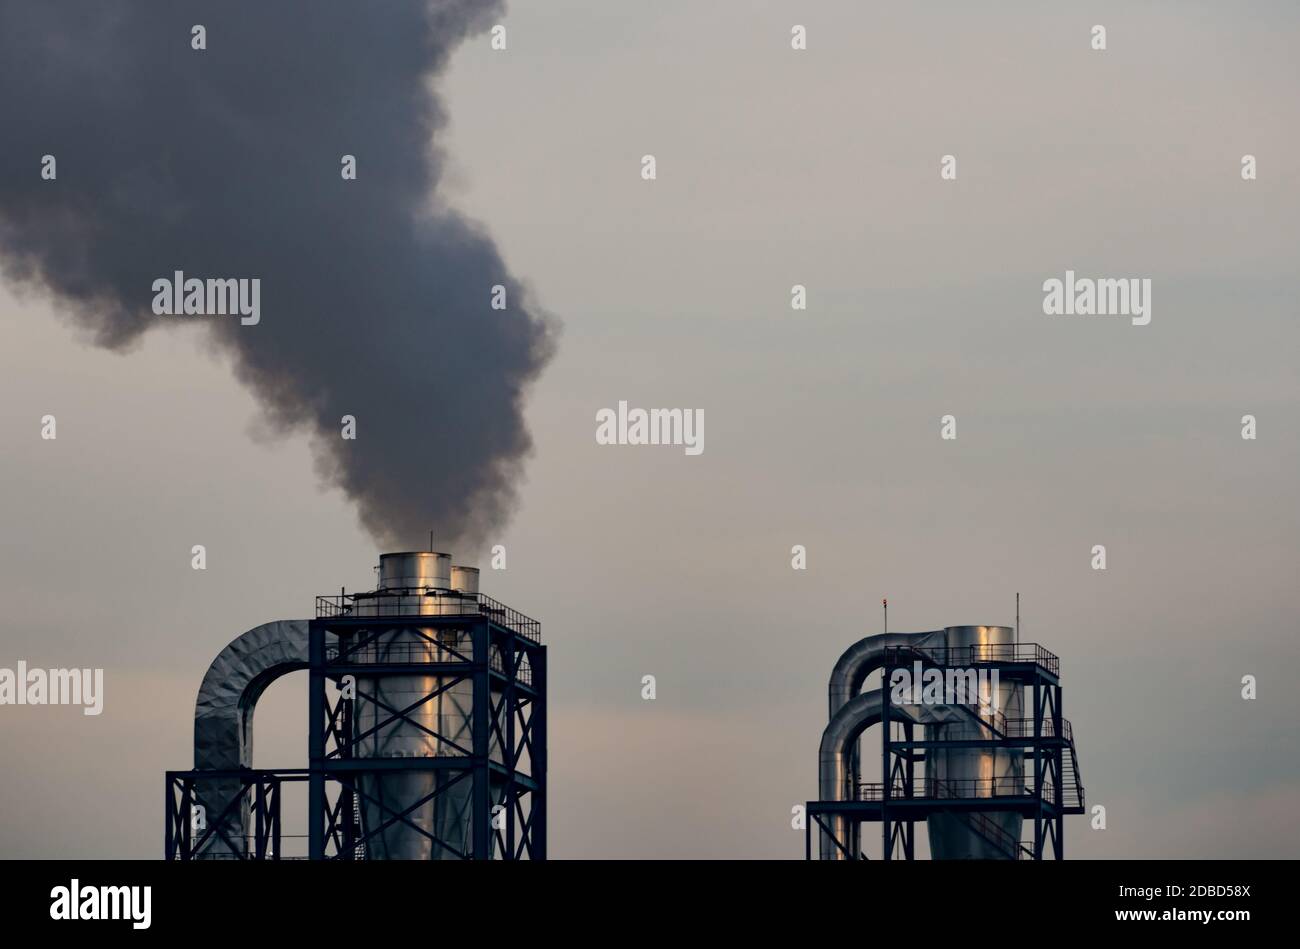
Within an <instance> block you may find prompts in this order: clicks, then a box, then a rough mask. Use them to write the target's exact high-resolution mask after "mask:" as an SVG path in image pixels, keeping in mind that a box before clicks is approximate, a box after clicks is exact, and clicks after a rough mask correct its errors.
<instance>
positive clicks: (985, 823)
mask: <svg viewBox="0 0 1300 949" xmlns="http://www.w3.org/2000/svg"><path fill="white" fill-rule="evenodd" d="M918 660H920V661H922V662H924V664H925V665H926V667H927V668H939V669H945V668H948V667H962V668H983V669H986V670H993V669H996V670H997V671H998V674H999V677H1000V679H1001V681H1003V682H1018V683H1021V684H1022V685H1023V686H1024V687H1025V690H1026V692H1027V693H1028V695H1029V697H1030V699H1031V702H1032V706H1033V717H1032V718H1025V719H1005V718H1002V717H1001V716H994V717H984V718H981V717H979V716H978V714H977V713H976V712H975V711H973V710H969V709H967V708H965V707H963V706H957V708H959V709H961V710H962V711H965V712H967V713H968V714H969V715H971V716H972V717H973V720H974V721H975V722H977V723H978V725H979V726H980V730H981V735H980V737H978V738H963V739H958V740H947V739H942V738H941V739H926V738H917V737H916V732H917V730H918V727H917V726H916V725H914V723H913V722H911V721H907V720H902V721H895V722H893V723H892V724H894V725H897V726H898V729H899V732H900V735H899V736H897V737H896V736H895V734H894V729H893V727H891V719H890V715H889V702H884V703H883V704H882V706H881V711H882V716H881V722H880V724H881V726H882V730H881V774H882V776H886V777H885V780H883V781H880V782H876V783H865V784H860V785H858V786H857V787H856V788H855V789H853V790H854V793H853V794H852V796H851V799H850V800H843V801H809V802H807V805H806V807H807V811H806V814H807V817H808V820H807V823H806V825H805V829H804V855H805V857H806V858H807V859H810V860H811V859H812V856H813V833H814V830H815V829H816V830H820V831H823V832H825V834H827V835H828V836H829V837H830V839H831V840H832V841H833V844H834V847H835V848H836V850H837V851H838V852H839V853H840V854H842V855H843V856H844V857H846V858H848V859H853V860H856V859H867V858H866V856H865V854H863V853H861V852H853V844H852V838H855V837H857V834H856V833H851V835H850V839H849V840H841V839H839V837H838V836H837V835H836V833H835V827H834V825H835V822H834V821H832V820H829V819H828V818H829V817H831V816H838V817H842V818H843V819H844V820H843V822H842V826H844V827H845V828H856V826H857V825H860V824H862V823H865V822H879V823H880V825H881V853H882V857H883V859H885V860H892V859H899V858H901V859H904V860H914V859H915V858H916V822H917V821H918V820H925V819H926V818H927V817H929V816H930V815H931V814H939V813H945V814H954V815H958V816H959V819H961V820H963V821H964V822H966V824H967V826H968V829H969V830H970V831H971V832H972V833H974V834H977V835H979V836H981V837H983V838H984V839H985V840H986V841H988V843H989V844H991V845H992V846H993V847H994V848H996V849H997V850H999V851H1000V852H1001V853H1003V854H1004V855H1005V856H1006V858H1007V859H1011V860H1042V859H1044V858H1045V857H1046V854H1047V851H1048V850H1049V849H1050V851H1051V854H1052V856H1053V857H1054V858H1055V859H1057V860H1060V859H1064V857H1065V838H1064V818H1065V816H1066V815H1067V814H1082V813H1084V810H1085V808H1084V790H1083V784H1082V781H1081V779H1080V777H1079V770H1078V756H1077V752H1076V749H1075V744H1074V736H1073V730H1072V728H1071V726H1070V723H1069V722H1068V721H1067V720H1066V719H1064V718H1062V717H1061V682H1060V676H1059V660H1057V658H1056V657H1055V656H1054V655H1052V654H1051V653H1049V652H1047V651H1046V650H1044V649H1042V647H1040V646H1037V645H1036V644H1024V645H1021V646H1015V647H1006V648H1002V649H999V647H993V648H992V649H991V650H990V649H988V648H985V649H984V650H983V651H981V650H980V649H978V648H977V649H974V650H968V649H960V650H957V649H944V648H942V647H940V648H937V649H922V648H914V647H897V648H891V649H889V650H887V651H886V653H885V661H884V664H883V666H882V669H883V673H884V677H883V679H882V681H885V682H888V681H890V679H891V676H892V673H893V671H894V670H895V669H906V668H907V667H909V666H911V665H912V664H913V663H914V662H916V661H918ZM920 730H921V731H922V733H924V729H923V728H922V729H920ZM954 747H964V748H1005V749H1022V750H1023V753H1024V757H1025V759H1026V763H1028V762H1029V761H1032V762H1033V781H1032V784H1031V783H1030V782H1029V781H1027V780H1026V781H1023V782H1018V781H1013V780H1010V779H1001V778H987V779H979V780H975V781H944V780H941V779H933V778H926V777H918V775H917V771H916V769H917V765H918V764H922V763H924V761H925V760H926V754H927V753H928V752H931V751H935V750H938V749H941V748H954ZM1027 777H1028V775H1026V778H1027ZM998 811H1005V812H1012V813H1017V814H1020V815H1022V816H1023V817H1024V818H1025V819H1026V820H1027V821H1030V822H1032V824H1033V834H1034V836H1033V842H1032V844H1028V843H1022V842H1021V841H1020V840H1018V839H1015V838H1014V837H1012V836H1011V835H1010V834H1008V833H1006V832H1005V831H1004V830H1003V829H1002V828H1000V827H999V826H997V825H996V824H995V823H994V822H992V821H989V820H988V819H987V818H985V817H984V816H983V814H984V813H987V812H998Z"/></svg>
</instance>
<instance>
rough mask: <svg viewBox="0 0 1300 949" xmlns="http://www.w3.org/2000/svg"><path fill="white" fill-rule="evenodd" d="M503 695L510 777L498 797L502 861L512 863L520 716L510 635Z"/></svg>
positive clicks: (514, 641) (515, 648) (515, 644)
mask: <svg viewBox="0 0 1300 949" xmlns="http://www.w3.org/2000/svg"><path fill="white" fill-rule="evenodd" d="M506 645H507V647H508V648H507V649H506V673H507V679H506V691H505V695H504V696H503V697H502V700H501V701H502V707H503V708H504V709H505V712H506V735H505V745H506V747H505V755H504V757H505V760H506V767H507V768H509V769H510V773H509V774H507V775H506V787H505V793H504V794H502V795H501V801H502V803H503V804H505V807H506V852H505V854H504V857H505V859H507V860H513V859H514V858H515V810H516V809H517V808H516V806H515V800H516V796H517V795H518V793H519V786H518V785H517V784H516V783H515V774H516V773H517V770H518V767H519V749H517V748H516V747H515V742H516V741H517V739H516V737H515V719H516V718H517V717H518V715H519V695H518V692H517V691H516V689H515V676H516V675H517V674H518V672H517V670H518V667H519V656H520V655H521V650H520V647H519V637H517V636H515V635H513V634H512V635H511V636H510V637H509V638H508V639H507V640H506Z"/></svg>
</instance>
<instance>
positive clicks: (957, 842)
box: [926, 626, 1025, 860]
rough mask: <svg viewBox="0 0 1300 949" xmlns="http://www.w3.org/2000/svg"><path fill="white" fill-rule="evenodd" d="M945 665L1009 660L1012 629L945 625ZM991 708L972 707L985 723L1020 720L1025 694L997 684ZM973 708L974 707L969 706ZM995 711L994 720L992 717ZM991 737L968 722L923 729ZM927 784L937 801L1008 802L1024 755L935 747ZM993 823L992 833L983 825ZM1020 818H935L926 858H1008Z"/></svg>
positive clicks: (1021, 774)
mask: <svg viewBox="0 0 1300 949" xmlns="http://www.w3.org/2000/svg"><path fill="white" fill-rule="evenodd" d="M944 637H945V640H946V642H947V648H948V664H949V666H956V667H958V668H962V667H966V668H973V667H974V666H975V664H976V663H978V662H980V661H992V660H1001V661H1009V660H1010V659H1011V657H1012V655H1011V654H1012V650H1013V648H1014V644H1015V630H1013V629H1012V628H1011V627H1009V626H949V627H947V628H946V629H945V630H944ZM992 698H993V699H994V701H993V702H992V703H991V704H992V708H989V707H987V705H985V707H983V708H975V709H973V710H974V711H976V712H978V713H979V714H980V715H981V717H983V718H984V719H985V720H987V721H992V720H996V716H1001V717H1002V718H1003V719H1007V720H1015V719H1020V718H1022V717H1023V703H1024V690H1023V687H1022V686H1020V685H1018V684H1016V683H1013V682H1002V681H999V683H998V685H997V688H996V690H994V691H993V695H992ZM971 704H972V705H974V704H975V703H974V702H972V703H971ZM994 712H996V715H994ZM988 736H989V732H988V730H987V729H986V728H983V727H982V726H981V725H980V724H979V723H978V722H977V721H975V720H974V719H973V718H970V717H968V716H967V717H960V718H958V719H956V720H955V721H949V722H946V723H943V724H938V725H927V726H926V738H927V739H928V740H930V741H938V740H948V741H955V740H960V739H966V738H969V739H974V738H987V737H988ZM926 780H927V782H928V783H930V787H929V788H928V790H929V791H930V793H931V794H933V795H935V796H944V795H951V796H954V797H994V796H997V797H1007V796H1011V795H1016V794H1023V793H1024V791H1025V761H1024V753H1023V752H1022V751H1021V750H1019V749H1005V748H942V747H939V748H936V747H933V746H932V747H931V748H930V750H929V751H928V753H927V760H926ZM986 821H987V822H991V824H992V825H993V828H990V827H989V826H988V824H987V823H985V822H986ZM1021 823H1022V818H1021V816H1020V815H1019V814H1015V813H1011V812H1008V811H989V812H987V813H986V812H979V815H978V816H972V817H969V818H968V817H966V816H963V815H961V814H958V813H941V814H934V815H932V816H931V817H929V818H928V819H927V820H926V828H927V830H928V832H929V837H930V855H931V857H932V858H934V859H936V860H971V859H990V860H998V859H1007V858H1008V857H1009V856H1010V854H1009V853H1008V852H1007V851H1008V847H1009V845H1010V842H1013V841H1017V840H1019V839H1020V829H1021Z"/></svg>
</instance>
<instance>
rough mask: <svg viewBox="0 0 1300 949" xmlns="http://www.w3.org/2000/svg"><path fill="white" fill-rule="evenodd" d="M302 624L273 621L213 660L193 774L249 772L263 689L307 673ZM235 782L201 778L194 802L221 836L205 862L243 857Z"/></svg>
mask: <svg viewBox="0 0 1300 949" xmlns="http://www.w3.org/2000/svg"><path fill="white" fill-rule="evenodd" d="M307 624H308V621H307V620H305V619H291V620H277V621H276V622H273V623H264V624H262V625H261V626H255V627H254V628H252V629H250V630H249V631H248V632H246V633H244V634H243V635H242V636H240V637H238V638H237V639H235V640H234V641H233V642H232V643H231V644H230V645H228V646H227V647H226V648H225V649H223V650H221V652H220V653H219V654H218V655H217V658H216V659H214V660H212V665H211V666H209V667H208V671H207V674H206V675H204V677H203V684H202V685H201V686H199V697H198V700H197V701H196V702H195V705H194V769H195V770H196V771H228V772H234V771H238V770H240V769H241V768H251V767H252V766H253V712H254V710H255V709H256V706H257V700H258V699H259V698H261V696H262V693H263V692H265V691H266V687H267V686H268V685H270V684H271V683H272V682H274V681H275V680H276V679H278V678H279V677H280V676H282V675H285V674H287V673H289V672H294V671H295V670H298V669H305V668H307V662H308V655H307ZM239 789H240V782H239V779H238V778H232V777H222V778H204V779H202V780H200V781H197V782H196V783H195V796H196V798H197V799H198V803H199V804H200V805H201V806H202V807H203V809H204V811H205V813H206V816H207V819H208V820H209V821H211V822H213V824H214V825H215V826H219V833H215V834H214V835H213V837H214V839H213V841H212V843H211V844H210V845H209V847H208V849H207V850H206V851H205V854H204V855H205V856H206V857H208V858H220V857H223V856H234V855H239V854H242V853H244V851H245V850H246V849H247V848H246V841H247V828H248V802H247V800H242V801H241V804H240V805H239V806H236V807H233V808H231V809H230V813H228V814H227V815H226V816H225V817H224V818H223V817H222V816H221V814H222V811H223V810H224V809H225V808H226V805H227V802H229V801H231V800H233V799H234V798H235V796H236V795H237V794H238V793H239Z"/></svg>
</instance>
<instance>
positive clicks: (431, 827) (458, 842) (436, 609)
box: [354, 551, 478, 860]
mask: <svg viewBox="0 0 1300 949" xmlns="http://www.w3.org/2000/svg"><path fill="white" fill-rule="evenodd" d="M451 581H452V566H451V556H450V555H449V554H442V553H428V552H424V551H419V552H412V553H395V554H383V555H381V556H380V558H379V589H378V590H376V591H375V592H374V593H373V594H372V595H370V596H369V597H366V598H364V599H363V598H360V597H358V599H357V600H356V615H357V616H376V617H385V616H442V615H451V614H457V613H461V612H466V613H469V612H477V610H478V602H477V600H476V599H474V598H473V597H472V596H471V597H468V598H464V597H461V596H459V595H457V594H455V593H453V592H451ZM431 593H432V594H434V595H429V594H431ZM430 640H432V641H430ZM472 652H473V644H472V642H471V635H470V632H469V630H468V629H441V630H439V629H434V628H432V627H426V628H422V629H410V628H394V629H393V630H391V631H388V632H380V633H379V635H378V637H377V638H376V639H375V641H374V648H373V649H368V650H367V651H366V653H365V655H364V657H362V658H363V661H365V662H373V663H376V664H382V663H388V662H393V663H410V662H438V663H442V662H446V663H454V662H462V661H465V659H464V658H462V657H468V656H470V655H471V654H472ZM431 695H432V696H434V697H433V698H428V699H427V701H426V697H428V696H431ZM385 706H387V708H385ZM411 706H416V707H415V708H410V707H411ZM408 709H409V710H408ZM395 712H404V713H405V718H404V719H399V720H397V721H392V722H388V723H387V724H382V723H384V722H385V720H387V719H389V718H392V717H393V716H394V713H395ZM473 714H474V686H473V683H472V682H471V681H470V680H468V679H462V680H460V681H456V680H455V679H453V678H451V677H445V678H444V677H442V676H421V675H393V674H384V675H376V676H373V677H371V676H364V677H363V676H358V677H357V701H356V716H355V727H356V732H355V733H356V734H357V735H366V733H367V732H371V731H372V730H373V733H372V734H369V735H368V736H366V737H364V738H361V739H360V740H359V741H358V742H356V744H355V746H354V753H355V754H356V755H357V756H358V757H368V758H437V757H443V756H456V755H460V756H466V755H470V754H472V752H473V747H474V739H473V733H472V729H471V722H472V720H473ZM376 726H378V727H376ZM426 729H427V731H426ZM431 732H432V733H433V734H430V733H431ZM360 790H361V793H362V795H364V796H363V798H362V801H361V813H362V821H363V826H364V828H365V829H366V831H367V832H369V831H370V830H371V829H373V828H377V827H379V826H380V825H382V824H383V823H385V822H386V821H389V820H392V819H393V817H394V816H395V815H396V814H403V813H405V814H406V819H407V820H409V821H410V822H411V823H412V824H415V825H416V826H417V827H419V828H421V829H422V830H424V831H426V832H428V833H431V834H434V835H436V836H437V837H438V838H439V839H440V840H443V841H446V842H447V844H448V845H449V846H450V847H452V848H454V849H455V850H456V851H460V852H462V853H463V852H467V851H468V850H469V843H470V839H469V832H470V817H471V793H470V792H471V790H472V784H471V782H470V781H469V780H467V779H462V780H460V781H454V776H451V775H448V774H447V773H446V772H431V771H411V772H405V773H394V774H388V775H383V776H366V777H364V778H362V779H361V781H360ZM431 794H434V795H436V796H435V797H433V798H432V799H431V800H428V801H425V802H424V803H420V802H421V801H422V799H424V798H426V797H428V796H429V795H431ZM408 811H409V813H406V812H408ZM435 851H437V852H435ZM366 856H367V858H368V859H372V860H375V859H378V860H429V859H434V860H440V859H455V858H456V857H457V856H458V854H457V853H455V852H453V851H451V850H448V849H446V848H444V847H440V846H436V845H435V844H434V843H433V841H431V840H430V839H429V838H428V837H425V836H423V835H422V834H420V833H419V832H417V831H416V830H414V829H413V828H411V827H410V826H408V825H407V824H405V823H402V822H400V821H399V822H395V823H393V824H391V825H390V826H389V827H387V828H386V829H384V830H383V831H381V832H380V833H379V834H378V836H377V837H372V838H371V839H370V840H369V841H368V842H367V844H366Z"/></svg>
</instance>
